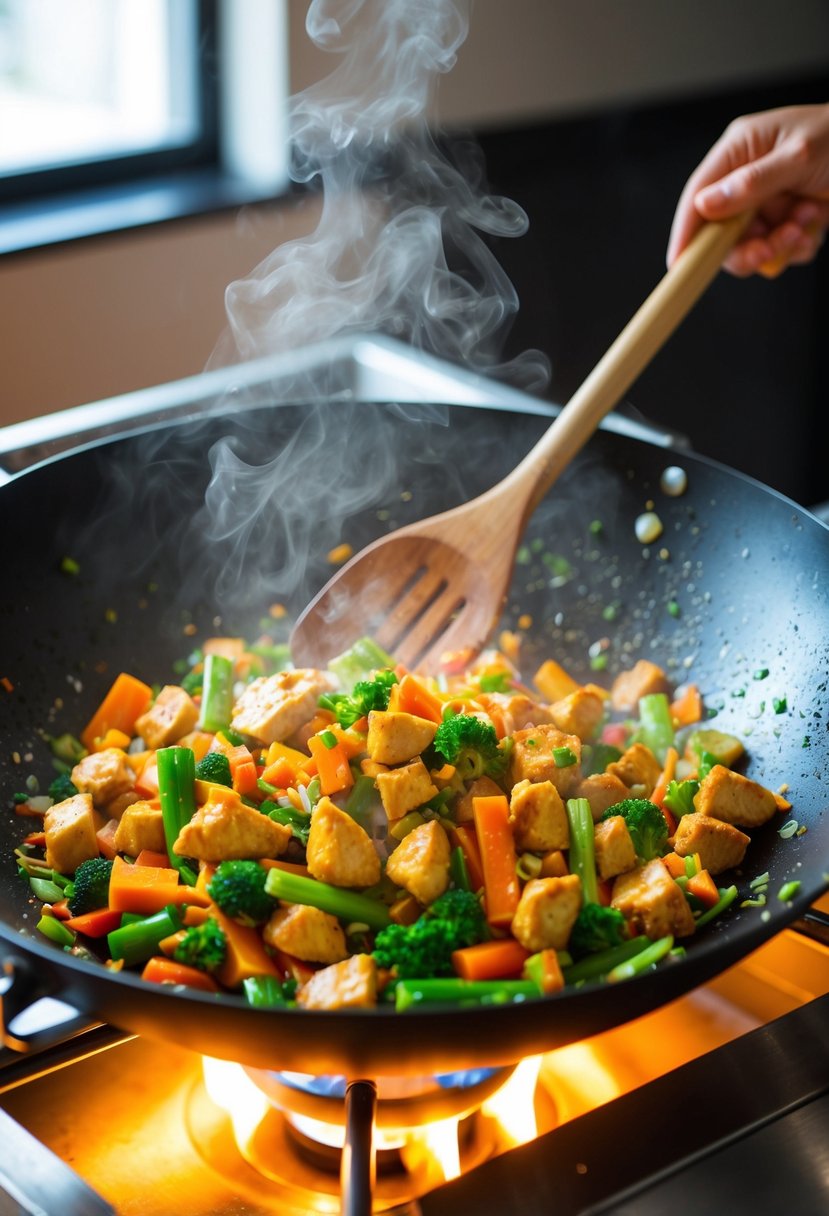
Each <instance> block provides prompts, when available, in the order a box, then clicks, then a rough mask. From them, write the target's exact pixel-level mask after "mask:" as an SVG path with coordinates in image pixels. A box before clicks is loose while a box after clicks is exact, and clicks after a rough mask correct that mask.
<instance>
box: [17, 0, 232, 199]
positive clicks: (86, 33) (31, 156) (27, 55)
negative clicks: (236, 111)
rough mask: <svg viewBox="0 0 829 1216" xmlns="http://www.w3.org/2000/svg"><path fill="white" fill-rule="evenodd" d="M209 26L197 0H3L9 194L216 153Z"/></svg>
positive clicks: (77, 183) (79, 182) (83, 182)
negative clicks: (208, 62)
mask: <svg viewBox="0 0 829 1216" xmlns="http://www.w3.org/2000/svg"><path fill="white" fill-rule="evenodd" d="M208 32H209V31H208V26H207V25H206V23H205V20H204V13H200V11H199V5H198V4H197V3H196V0H72V2H71V3H67V2H66V0H0V113H2V114H3V122H2V124H0V175H2V183H0V191H1V192H2V194H3V195H4V196H5V197H6V198H9V197H21V196H23V195H27V194H28V195H31V194H32V193H35V192H39V191H42V190H43V189H50V188H51V189H54V188H55V187H56V186H65V185H67V184H69V183H71V184H73V185H75V186H80V185H86V184H90V183H97V182H101V181H107V180H108V181H113V180H118V179H119V178H123V176H124V174H125V172H126V173H129V174H135V173H136V172H146V171H151V170H153V169H157V168H159V167H163V166H166V165H169V164H172V163H176V164H179V165H180V164H183V163H192V162H194V161H196V160H201V161H204V160H206V159H207V158H209V157H210V156H211V155H212V154H213V148H214V145H215V123H214V122H213V121H212V120H211V114H212V113H213V111H214V110H215V107H214V106H212V104H211V98H210V95H209V90H208V89H207V88H206V87H205V86H206V80H205V77H206V72H205V71H204V66H205V57H204V53H203V52H204V40H205V37H206V36H207V34H208ZM200 51H201V52H202V53H201V54H200V53H199V52H200Z"/></svg>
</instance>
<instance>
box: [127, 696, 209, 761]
mask: <svg viewBox="0 0 829 1216" xmlns="http://www.w3.org/2000/svg"><path fill="white" fill-rule="evenodd" d="M198 717H199V710H198V706H197V705H196V703H195V702H194V700H193V698H192V697H191V696H190V695H189V693H187V692H185V690H184V689H183V688H180V687H179V685H178V684H165V685H164V687H163V688H162V690H161V692H160V693H159V694H158V696H157V697H156V699H155V701H153V703H152V705H151V706H150V708H149V709H148V710H147V712H146V713H144V714H142V715H141V717H140V718H136V721H135V732H136V734H138V735H140V736H141V738H142V739H143V740H144V742H145V743H146V745H147V747H149V748H153V749H157V748H159V747H169V745H170V744H171V743H177V742H178V740H179V739H181V738H183V737H184V735H186V734H188V733H189V732H190V731H191V730H192V729H193V727H194V726H195V725H196V722H197V721H198Z"/></svg>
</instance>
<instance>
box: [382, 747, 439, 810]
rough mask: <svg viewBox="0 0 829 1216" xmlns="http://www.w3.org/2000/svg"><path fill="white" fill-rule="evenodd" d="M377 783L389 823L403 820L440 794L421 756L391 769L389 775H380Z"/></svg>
mask: <svg viewBox="0 0 829 1216" xmlns="http://www.w3.org/2000/svg"><path fill="white" fill-rule="evenodd" d="M375 781H376V782H377V789H378V792H379V794H380V801H381V802H382V803H383V810H384V811H385V812H386V815H387V816H388V819H389V822H392V821H393V820H395V819H402V818H403V816H404V815H405V814H406V813H407V811H413V810H414V809H415V807H418V806H423V803H424V802H428V801H429V799H430V798H434V796H435V794H437V792H438V787H437V786H436V785H435V783H434V782H433V781H432V778H431V777H430V776H429V770H428V769H427V767H426V765H425V764H424V763H423V761H422V760H421V758H420V756H418V757H417V759H416V760H412V762H411V764H404V765H402V766H401V767H400V768H392V769H389V771H388V772H387V773H378V774H377V776H376V777H375Z"/></svg>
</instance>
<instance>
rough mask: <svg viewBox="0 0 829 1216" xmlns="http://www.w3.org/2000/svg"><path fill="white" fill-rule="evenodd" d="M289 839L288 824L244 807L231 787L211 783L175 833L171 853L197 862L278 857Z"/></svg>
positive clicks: (251, 808)
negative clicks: (179, 829) (203, 799)
mask: <svg viewBox="0 0 829 1216" xmlns="http://www.w3.org/2000/svg"><path fill="white" fill-rule="evenodd" d="M290 839H291V829H290V828H289V827H286V826H285V825H284V824H282V823H274V821H273V820H272V819H269V818H268V816H267V815H263V814H262V812H261V811H257V810H254V808H253V807H250V806H245V804H244V802H242V800H241V798H240V797H239V795H238V794H237V793H235V792H234V791H233V790H230V789H226V788H225V787H224V786H220V785H213V786H211V787H210V793H209V795H208V798H207V801H206V802H205V804H204V806H201V807H199V809H198V810H197V811H196V813H195V815H194V816H193V818H192V819H191V820H190V822H189V823H188V824H185V826H184V827H183V828H182V829H181V831H180V832H179V834H178V839H177V840H176V842H175V844H174V845H173V852H174V853H178V855H179V856H180V857H195V858H196V859H197V860H198V861H230V860H234V859H239V858H251V859H253V858H257V857H279V856H280V854H281V853H284V852H285V850H286V848H287V847H288V841H289V840H290Z"/></svg>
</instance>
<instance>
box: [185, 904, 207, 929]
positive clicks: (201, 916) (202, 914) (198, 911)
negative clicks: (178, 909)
mask: <svg viewBox="0 0 829 1216" xmlns="http://www.w3.org/2000/svg"><path fill="white" fill-rule="evenodd" d="M209 916H210V909H209V908H195V907H193V905H192V904H188V905H187V907H186V908H185V909H184V915H183V916H182V918H181V920H182V924H184V925H185V926H186V927H187V928H188V929H189V928H191V927H192V926H193V925H203V924H204V922H205V921H206V920H207V918H208V917H209Z"/></svg>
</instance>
